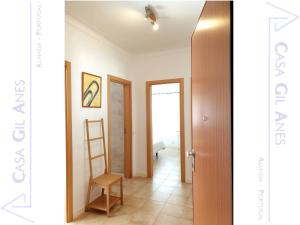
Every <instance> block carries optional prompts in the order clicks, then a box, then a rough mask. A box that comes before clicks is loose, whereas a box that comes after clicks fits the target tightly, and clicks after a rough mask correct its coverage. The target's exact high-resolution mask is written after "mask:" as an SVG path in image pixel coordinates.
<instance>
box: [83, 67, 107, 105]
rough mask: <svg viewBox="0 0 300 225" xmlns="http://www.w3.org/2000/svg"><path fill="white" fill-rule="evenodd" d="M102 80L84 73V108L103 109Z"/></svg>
mask: <svg viewBox="0 0 300 225" xmlns="http://www.w3.org/2000/svg"><path fill="white" fill-rule="evenodd" d="M101 85H102V78H101V77H100V76H96V75H93V74H90V73H86V72H82V107H88V108H101Z"/></svg>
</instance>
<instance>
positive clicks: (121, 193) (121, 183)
mask: <svg viewBox="0 0 300 225" xmlns="http://www.w3.org/2000/svg"><path fill="white" fill-rule="evenodd" d="M120 196H121V205H123V177H121V180H120Z"/></svg>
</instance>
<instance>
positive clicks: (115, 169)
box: [107, 75, 132, 178]
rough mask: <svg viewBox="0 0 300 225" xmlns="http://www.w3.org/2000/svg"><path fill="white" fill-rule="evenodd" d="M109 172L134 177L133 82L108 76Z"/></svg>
mask: <svg viewBox="0 0 300 225" xmlns="http://www.w3.org/2000/svg"><path fill="white" fill-rule="evenodd" d="M107 115H108V171H109V172H112V173H116V174H121V175H124V177H126V178H131V177H132V102H131V81H129V80H125V79H122V78H119V77H116V76H112V75H108V76H107Z"/></svg>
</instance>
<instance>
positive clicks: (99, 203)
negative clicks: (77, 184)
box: [85, 119, 123, 216]
mask: <svg viewBox="0 0 300 225" xmlns="http://www.w3.org/2000/svg"><path fill="white" fill-rule="evenodd" d="M90 123H100V126H101V132H102V136H101V137H96V138H90V132H89V124H90ZM85 125H86V134H87V143H88V154H89V168H90V179H89V186H88V193H87V201H86V210H88V209H97V210H102V211H106V213H107V216H109V213H110V208H111V207H112V206H113V205H115V204H116V203H118V202H119V201H120V202H121V205H123V180H122V176H119V175H115V174H109V173H108V172H107V161H106V148H105V137H104V124H103V119H101V120H87V119H86V120H85ZM93 141H101V142H102V143H103V154H99V155H95V156H92V155H91V142H93ZM100 157H104V162H105V169H104V174H102V175H100V176H97V177H95V178H94V176H93V160H95V159H97V158H100ZM118 182H119V183H120V196H113V195H111V186H112V185H113V184H115V183H118ZM96 187H100V188H101V189H102V194H101V196H99V197H98V198H96V199H95V200H94V201H92V202H91V203H90V198H91V191H92V189H93V188H96ZM104 193H106V194H104Z"/></svg>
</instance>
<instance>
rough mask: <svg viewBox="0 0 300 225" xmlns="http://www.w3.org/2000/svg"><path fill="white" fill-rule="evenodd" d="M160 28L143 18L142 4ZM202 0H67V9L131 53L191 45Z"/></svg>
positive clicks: (69, 13) (202, 3) (68, 12)
mask: <svg viewBox="0 0 300 225" xmlns="http://www.w3.org/2000/svg"><path fill="white" fill-rule="evenodd" d="M149 4H150V5H151V6H152V7H153V8H154V10H155V12H156V14H157V17H158V20H157V22H158V24H159V30H157V31H153V30H152V25H151V24H150V22H149V21H147V20H145V18H144V17H145V6H147V5H149ZM203 5H204V1H67V2H66V13H67V14H68V15H70V16H72V17H74V18H75V19H77V20H79V21H80V22H82V23H84V24H85V25H86V26H88V27H90V28H91V29H93V30H94V31H96V32H98V33H99V34H100V35H101V36H103V37H105V38H106V39H108V40H110V41H111V42H112V43H114V44H115V45H117V46H119V47H120V48H122V49H124V50H126V51H127V52H130V53H133V54H141V53H148V52H156V51H165V50H171V49H176V48H184V47H189V46H190V40H191V35H192V33H193V31H194V29H195V28H196V25H197V22H198V18H199V16H200V13H201V10H202V8H203Z"/></svg>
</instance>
